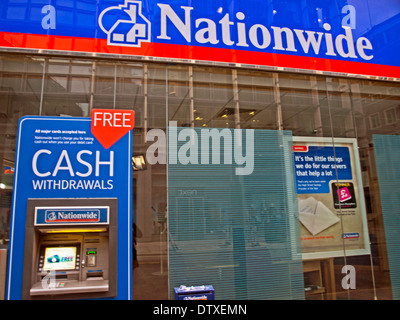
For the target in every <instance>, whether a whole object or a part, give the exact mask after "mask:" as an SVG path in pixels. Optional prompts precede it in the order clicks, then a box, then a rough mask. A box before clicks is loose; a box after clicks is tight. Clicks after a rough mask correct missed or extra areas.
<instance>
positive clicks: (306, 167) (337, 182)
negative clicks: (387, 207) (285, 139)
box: [293, 137, 370, 259]
mask: <svg viewBox="0 0 400 320" xmlns="http://www.w3.org/2000/svg"><path fill="white" fill-rule="evenodd" d="M293 154H294V159H293V160H294V174H295V181H296V182H295V183H296V191H297V196H298V209H299V220H300V236H301V244H302V252H303V258H304V259H314V258H328V257H338V256H343V255H346V256H350V255H363V254H369V253H370V248H369V240H368V239H369V236H368V226H367V214H366V209H365V202H364V193H363V187H362V180H361V169H360V161H359V157H358V150H357V141H356V139H348V138H338V139H336V138H335V139H334V140H332V139H331V138H310V137H294V138H293Z"/></svg>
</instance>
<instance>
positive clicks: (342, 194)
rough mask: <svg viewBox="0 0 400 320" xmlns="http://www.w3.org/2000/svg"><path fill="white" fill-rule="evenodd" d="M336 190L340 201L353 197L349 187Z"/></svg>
mask: <svg viewBox="0 0 400 320" xmlns="http://www.w3.org/2000/svg"><path fill="white" fill-rule="evenodd" d="M336 192H337V194H338V195H339V200H340V202H343V201H346V200H349V199H351V194H350V191H349V189H347V187H344V188H340V189H338V190H337V191H336Z"/></svg>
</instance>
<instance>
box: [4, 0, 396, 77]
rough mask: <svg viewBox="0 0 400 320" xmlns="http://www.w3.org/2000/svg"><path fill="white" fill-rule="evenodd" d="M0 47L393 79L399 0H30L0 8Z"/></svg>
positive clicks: (394, 75)
mask: <svg viewBox="0 0 400 320" xmlns="http://www.w3.org/2000/svg"><path fill="white" fill-rule="evenodd" d="M0 17H1V18H0V46H1V47H14V48H30V49H32V48H33V49H49V50H62V51H81V52H99V53H115V54H127V55H133V56H152V57H162V58H177V59H186V60H203V61H218V62H228V63H240V64H249V65H264V66H274V67H287V68H296V69H298V68H300V69H310V70H321V71H333V72H342V73H353V74H365V75H375V76H385V77H397V78H399V77H400V58H399V55H398V54H397V53H398V52H399V49H400V47H399V44H398V41H396V40H395V35H396V34H398V33H399V31H400V27H399V26H400V24H399V19H400V18H399V17H400V2H398V1H396V0H382V1H379V2H378V1H375V2H371V1H363V0H355V1H339V0H333V1H332V0H321V1H311V0H309V1H298V0H290V1H283V0H270V1H257V0H253V1H250V2H249V1H240V0H221V1H213V0H204V1H199V2H193V1H188V0H178V1H173V2H171V1H163V0H98V1H87V0H68V1H62V2H60V1H55V0H50V1H49V0H36V1H34V2H33V1H29V2H21V1H6V2H5V3H2V4H1V6H0Z"/></svg>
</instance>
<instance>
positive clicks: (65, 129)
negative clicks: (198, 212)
mask: <svg viewBox="0 0 400 320" xmlns="http://www.w3.org/2000/svg"><path fill="white" fill-rule="evenodd" d="M95 111H97V112H99V113H98V115H97V118H96V119H97V121H98V122H96V126H98V127H100V128H102V130H101V129H100V130H98V131H97V132H96V136H97V137H98V138H97V137H96V136H95V135H93V134H92V123H93V122H92V119H91V118H70V117H37V116H27V117H23V118H21V119H20V122H19V128H18V138H17V146H16V158H15V159H16V160H15V176H14V190H13V203H12V207H13V209H12V217H11V228H10V229H11V235H10V259H9V268H8V270H9V271H8V277H7V296H6V298H7V299H11V300H19V299H21V290H22V278H23V276H22V272H23V263H24V245H25V223H26V210H27V200H28V199H29V198H34V199H52V198H57V199H58V198H66V199H69V198H117V199H118V284H117V287H118V295H117V297H116V299H124V300H125V299H130V298H131V270H132V269H131V252H132V250H131V243H132V241H131V226H132V223H131V197H132V195H131V170H132V168H131V158H132V131H131V129H132V128H133V125H134V113H133V111H127V110H123V111H120V110H93V113H94V112H95ZM116 113H117V114H116ZM123 113H125V114H127V116H126V117H125V123H124V122H123V116H122V114H123ZM104 117H105V120H104ZM100 119H102V120H101V121H100ZM123 124H125V126H124V127H123ZM114 125H116V127H115V129H116V130H117V131H118V130H119V131H120V132H121V130H122V131H124V134H121V135H120V136H119V139H118V140H117V141H114V142H113V143H111V144H110V143H108V142H105V140H107V138H104V136H106V135H109V134H112V130H113V128H112V126H114ZM102 138H104V139H105V140H104V139H102ZM98 139H100V141H101V142H102V143H100V141H99V140H98ZM102 144H105V145H106V147H104V146H103V145H102ZM60 206H62V203H61V201H60ZM94 209H95V208H93V210H94ZM93 210H91V212H92V211H93ZM93 212H94V211H93ZM99 217H100V215H99ZM99 219H100V218H99Z"/></svg>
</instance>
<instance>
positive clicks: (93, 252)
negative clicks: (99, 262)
mask: <svg viewBox="0 0 400 320" xmlns="http://www.w3.org/2000/svg"><path fill="white" fill-rule="evenodd" d="M96 253H97V252H96V251H93V250H92V251H88V252H86V254H96Z"/></svg>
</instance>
